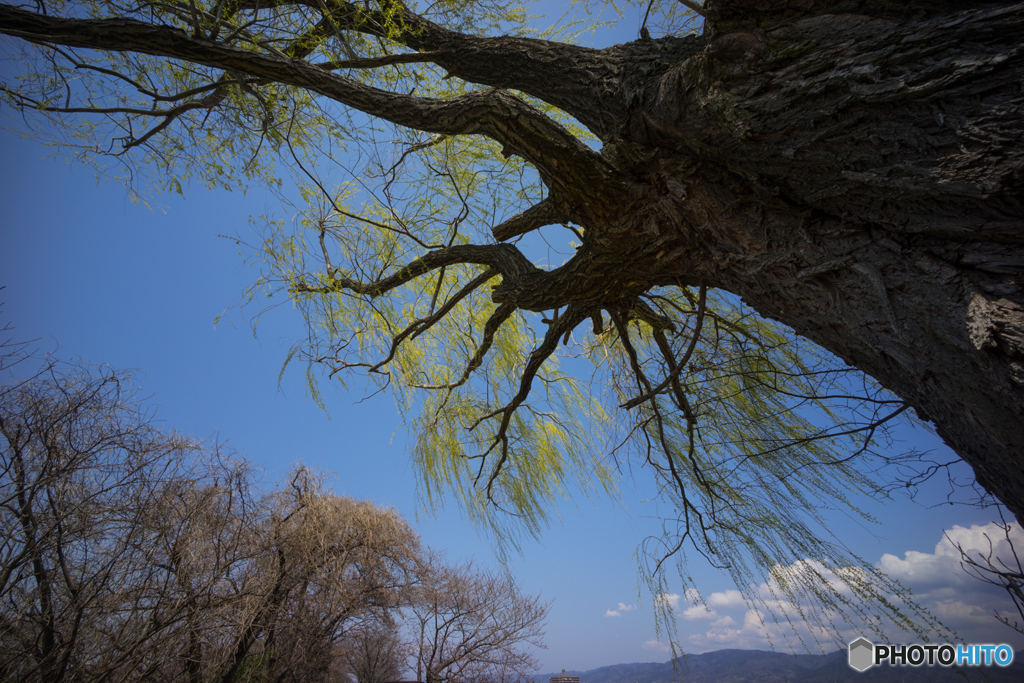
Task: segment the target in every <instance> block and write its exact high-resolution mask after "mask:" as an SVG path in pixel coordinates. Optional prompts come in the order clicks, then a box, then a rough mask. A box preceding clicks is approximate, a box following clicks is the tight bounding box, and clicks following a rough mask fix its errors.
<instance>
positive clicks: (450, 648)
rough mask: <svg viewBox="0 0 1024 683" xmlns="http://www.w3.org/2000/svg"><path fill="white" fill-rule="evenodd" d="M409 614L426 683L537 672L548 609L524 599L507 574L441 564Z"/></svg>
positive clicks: (459, 682) (530, 598)
mask: <svg viewBox="0 0 1024 683" xmlns="http://www.w3.org/2000/svg"><path fill="white" fill-rule="evenodd" d="M437 559H438V558H436V557H435V562H432V564H434V565H435V566H434V568H433V569H431V570H429V571H428V572H427V574H426V575H425V576H424V579H423V584H422V585H421V586H419V587H418V589H417V591H416V594H415V598H414V600H413V603H412V606H411V608H410V612H411V614H412V618H411V621H412V624H411V626H412V628H414V629H415V630H416V633H415V637H416V638H417V642H416V643H415V645H416V648H415V649H416V652H415V658H416V661H415V666H416V675H417V678H418V679H419V680H421V681H426V683H442V682H445V683H447V682H451V683H463V682H467V683H468V682H469V681H481V680H487V681H502V682H504V681H515V680H520V679H524V680H525V679H529V678H530V677H531V676H532V675H533V674H534V673H535V672H536V671H537V669H538V664H537V661H536V659H535V658H534V657H533V655H532V654H531V649H532V648H535V647H544V644H543V636H544V622H545V620H546V618H547V612H548V608H549V606H550V605H548V604H545V603H542V602H541V601H540V599H539V598H538V597H535V596H528V595H524V594H522V593H521V592H520V591H519V588H518V587H517V586H516V584H515V581H514V580H513V579H512V578H511V577H509V576H507V575H499V574H494V573H490V572H486V571H479V570H477V569H475V568H474V567H473V565H472V564H462V565H457V566H453V567H448V566H445V565H444V564H443V563H441V562H437V561H436V560H437Z"/></svg>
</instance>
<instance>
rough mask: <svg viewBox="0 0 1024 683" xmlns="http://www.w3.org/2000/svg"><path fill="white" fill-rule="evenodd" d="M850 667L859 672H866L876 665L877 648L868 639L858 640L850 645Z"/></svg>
mask: <svg viewBox="0 0 1024 683" xmlns="http://www.w3.org/2000/svg"><path fill="white" fill-rule="evenodd" d="M849 647H850V666H851V667H852V668H854V669H856V670H857V671H866V670H867V669H868V668H870V667H871V665H872V664H874V659H875V646H874V645H873V644H872V642H871V641H870V640H868V639H867V638H858V639H857V640H855V641H853V642H852V643H850V646H849Z"/></svg>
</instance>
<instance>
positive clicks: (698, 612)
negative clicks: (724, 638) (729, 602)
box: [683, 605, 718, 621]
mask: <svg viewBox="0 0 1024 683" xmlns="http://www.w3.org/2000/svg"><path fill="white" fill-rule="evenodd" d="M717 618H718V613H717V612H715V610H713V609H710V608H708V607H705V606H704V605H694V606H693V607H690V608H688V609H685V610H683V619H686V620H688V621H697V620H699V619H717Z"/></svg>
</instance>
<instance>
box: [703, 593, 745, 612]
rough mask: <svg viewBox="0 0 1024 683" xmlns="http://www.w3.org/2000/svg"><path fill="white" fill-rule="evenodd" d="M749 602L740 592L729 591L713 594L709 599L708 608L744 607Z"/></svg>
mask: <svg viewBox="0 0 1024 683" xmlns="http://www.w3.org/2000/svg"><path fill="white" fill-rule="evenodd" d="M746 604H747V601H746V600H744V599H743V594H742V593H740V592H739V591H738V590H727V591H722V592H719V593H712V594H711V596H710V597H709V598H708V607H722V608H729V607H744V606H746Z"/></svg>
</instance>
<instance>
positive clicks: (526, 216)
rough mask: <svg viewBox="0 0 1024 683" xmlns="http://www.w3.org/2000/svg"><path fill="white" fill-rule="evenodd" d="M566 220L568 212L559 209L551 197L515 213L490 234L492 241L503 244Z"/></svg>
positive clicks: (495, 227)
mask: <svg viewBox="0 0 1024 683" xmlns="http://www.w3.org/2000/svg"><path fill="white" fill-rule="evenodd" d="M566 220H569V214H568V212H566V211H564V210H563V209H561V207H559V206H558V203H557V202H556V201H555V200H554V199H553V198H552V197H547V198H546V199H544V200H543V201H541V202H540V203H539V204H535V205H534V206H531V207H530V208H529V209H527V210H526V211H523V212H522V213H517V214H516V215H515V216H512V217H511V218H509V219H507V220H505V221H503V222H502V223H501V224H499V225H496V226H494V228H493V229H492V230H491V234H493V235H494V239H496V240H498V241H499V242H504V241H505V240H510V239H512V238H513V237H519V236H520V235H525V234H526V233H528V232H532V231H534V230H536V229H538V228H543V227H544V226H545V225H552V224H554V223H561V222H563V221H566Z"/></svg>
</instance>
